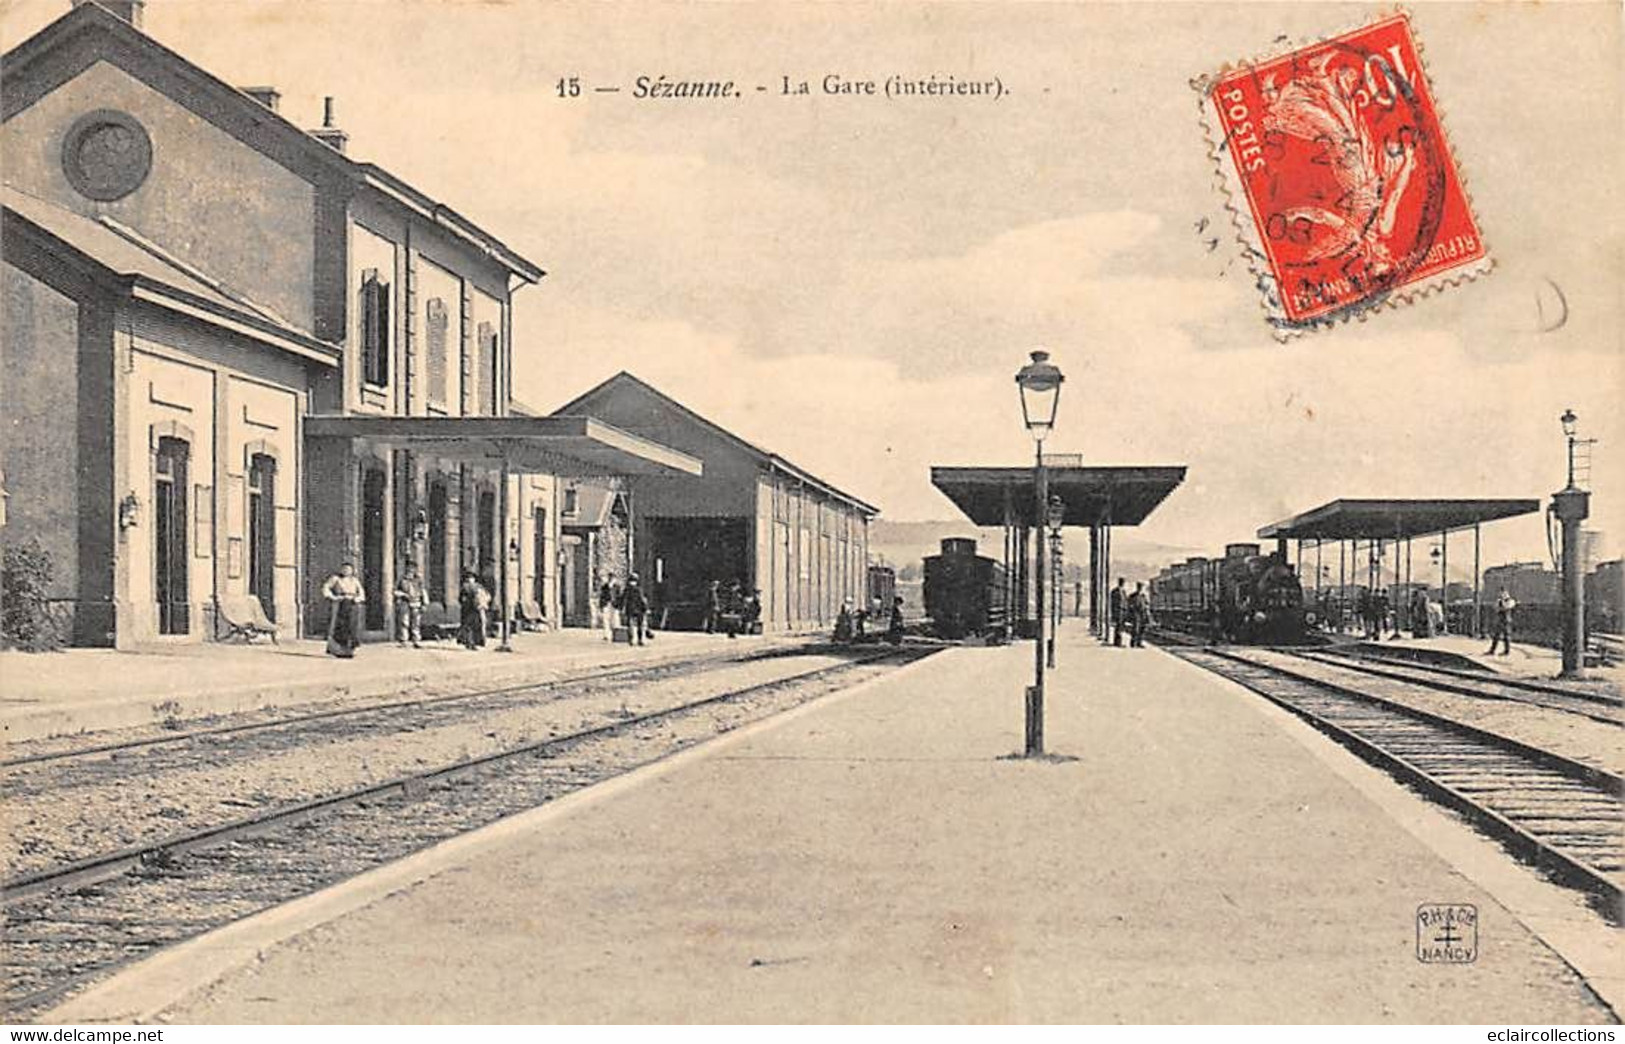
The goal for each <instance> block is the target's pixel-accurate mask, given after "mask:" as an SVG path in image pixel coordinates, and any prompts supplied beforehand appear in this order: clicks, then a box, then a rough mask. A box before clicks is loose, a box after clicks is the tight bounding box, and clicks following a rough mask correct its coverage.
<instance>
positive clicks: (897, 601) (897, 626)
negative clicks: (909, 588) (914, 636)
mask: <svg viewBox="0 0 1625 1044" xmlns="http://www.w3.org/2000/svg"><path fill="white" fill-rule="evenodd" d="M886 640H887V641H888V642H890V643H892V644H893V645H902V644H903V596H902V595H894V596H893V597H892V600H891V619H890V620H888V621H887V622H886Z"/></svg>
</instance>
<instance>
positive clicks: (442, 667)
mask: <svg viewBox="0 0 1625 1044" xmlns="http://www.w3.org/2000/svg"><path fill="white" fill-rule="evenodd" d="M801 640H803V639H799V638H795V637H779V636H769V637H766V638H764V637H762V636H760V635H757V636H751V637H744V638H739V639H736V640H735V641H734V642H733V643H732V645H733V646H734V648H733V649H731V650H730V649H728V648H727V643H728V639H727V638H726V637H724V636H722V635H707V634H691V633H687V632H672V631H664V632H661V633H660V634H659V635H657V637H656V638H655V639H654V640H652V641H651V642H650V643H649V644H647V645H644V646H631V645H625V644H616V645H611V644H610V643H609V642H608V641H606V640H605V639H604V634H603V632H602V631H598V630H588V629H586V628H565V629H564V630H561V631H550V632H527V633H521V634H516V635H514V636H513V641H512V645H513V649H514V651H513V652H511V653H502V652H497V651H495V649H496V640H495V639H492V640H491V641H490V642H489V643H488V644H487V645H486V646H485V648H484V649H475V650H470V649H464V648H463V647H462V646H460V645H458V644H457V643H456V642H450V641H436V642H425V643H423V647H422V648H421V649H413V648H410V647H406V648H402V647H400V646H397V645H395V644H394V643H393V642H376V643H372V644H368V645H363V646H362V647H361V648H360V649H359V650H358V651H357V653H356V656H355V658H354V659H352V660H338V659H334V658H333V657H331V656H328V655H326V653H325V652H324V649H325V648H326V645H325V643H324V642H321V641H314V640H304V641H301V640H288V639H285V640H283V642H282V643H281V644H280V645H272V644H270V643H269V642H260V643H256V644H254V645H239V644H227V643H220V642H204V643H192V644H186V645H181V644H167V645H154V646H149V647H146V648H142V649H138V650H131V651H114V650H111V649H69V650H64V651H62V652H55V653H39V654H29V653H22V652H16V651H7V652H0V733H3V735H4V737H5V739H6V740H7V741H8V742H17V741H21V740H26V739H38V738H41V737H45V736H58V735H71V734H74V733H80V732H94V731H98V730H102V729H116V728H127V727H131V726H139V725H152V724H155V723H157V722H161V721H164V720H166V719H170V718H173V719H177V720H181V719H186V718H194V717H200V716H204V715H209V714H229V713H236V712H240V711H248V710H256V709H260V708H265V707H275V706H285V705H291V704H298V703H320V702H324V701H328V700H340V699H346V698H363V697H369V696H385V695H394V694H400V693H405V692H423V693H433V692H439V691H448V692H449V691H456V690H458V689H459V688H468V687H472V686H481V685H500V684H504V683H506V682H509V681H513V682H518V681H535V680H543V679H545V678H548V677H551V676H555V675H560V674H568V673H574V672H578V671H585V670H591V669H594V668H597V667H605V666H612V665H618V664H627V663H634V662H645V661H647V662H655V661H663V660H670V659H681V658H686V657H692V656H695V655H700V654H704V653H706V652H710V651H718V652H726V651H738V650H740V649H744V648H746V647H747V646H749V647H753V648H760V647H763V646H765V645H776V644H784V643H789V642H796V641H801Z"/></svg>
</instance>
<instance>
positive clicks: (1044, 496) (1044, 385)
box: [1016, 350, 1066, 758]
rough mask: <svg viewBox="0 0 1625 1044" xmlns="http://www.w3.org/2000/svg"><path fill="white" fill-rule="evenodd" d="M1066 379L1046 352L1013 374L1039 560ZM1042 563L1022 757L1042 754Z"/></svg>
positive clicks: (1036, 584) (1037, 571) (1037, 577)
mask: <svg viewBox="0 0 1625 1044" xmlns="http://www.w3.org/2000/svg"><path fill="white" fill-rule="evenodd" d="M1065 379H1066V378H1065V377H1063V376H1062V375H1061V371H1060V368H1059V367H1057V366H1056V365H1055V364H1054V363H1052V362H1050V361H1049V353H1048V352H1046V351H1041V350H1040V351H1035V352H1033V353H1032V361H1031V362H1029V363H1028V364H1027V365H1025V366H1023V367H1022V368H1021V371H1020V372H1019V373H1017V374H1016V386H1017V387H1018V388H1019V389H1020V391H1021V419H1022V422H1023V423H1024V424H1026V426H1027V431H1028V432H1029V433H1030V434H1031V435H1032V437H1033V447H1034V457H1033V487H1034V489H1033V493H1034V495H1033V531H1034V535H1035V536H1037V537H1038V539H1037V540H1035V541H1034V544H1035V548H1034V550H1035V551H1036V552H1037V554H1036V556H1035V557H1037V558H1039V559H1040V560H1041V559H1042V558H1043V547H1044V539H1043V526H1044V521H1045V517H1046V511H1047V508H1048V505H1049V472H1048V471H1046V470H1045V468H1044V439H1045V438H1046V437H1048V435H1049V433H1050V432H1051V431H1053V430H1054V428H1055V410H1056V407H1057V406H1058V405H1059V404H1060V401H1061V382H1062V381H1064V380H1065ZM1045 571H1046V570H1045V569H1044V568H1043V565H1042V562H1040V564H1039V567H1038V568H1037V569H1034V570H1033V627H1034V633H1033V684H1032V686H1031V687H1029V688H1028V689H1027V728H1026V740H1027V742H1026V750H1025V753H1026V756H1027V757H1029V758H1031V757H1038V756H1040V755H1042V754H1043V753H1044V654H1045V647H1044V573H1045Z"/></svg>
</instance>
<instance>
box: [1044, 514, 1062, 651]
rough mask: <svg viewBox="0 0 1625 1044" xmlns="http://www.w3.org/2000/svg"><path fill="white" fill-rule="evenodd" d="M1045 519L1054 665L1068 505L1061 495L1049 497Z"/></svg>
mask: <svg viewBox="0 0 1625 1044" xmlns="http://www.w3.org/2000/svg"><path fill="white" fill-rule="evenodd" d="M1045 521H1047V522H1048V523H1049V555H1050V589H1051V591H1052V592H1053V595H1054V596H1053V597H1052V598H1051V599H1050V602H1051V604H1052V606H1053V609H1052V611H1051V612H1050V629H1049V665H1050V666H1051V667H1054V666H1055V633H1056V632H1057V631H1059V630H1060V629H1061V526H1062V524H1063V523H1065V522H1066V505H1065V504H1064V503H1062V501H1061V498H1060V497H1058V496H1052V497H1050V498H1049V508H1048V510H1047V511H1046V512H1045Z"/></svg>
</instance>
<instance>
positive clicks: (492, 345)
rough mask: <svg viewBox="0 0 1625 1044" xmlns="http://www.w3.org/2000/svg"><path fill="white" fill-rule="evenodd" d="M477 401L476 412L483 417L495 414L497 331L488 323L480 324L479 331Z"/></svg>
mask: <svg viewBox="0 0 1625 1044" xmlns="http://www.w3.org/2000/svg"><path fill="white" fill-rule="evenodd" d="M478 341H479V346H480V353H479V354H480V357H479V379H478V384H479V399H478V403H479V404H478V407H477V408H478V410H479V412H480V413H481V414H483V415H491V414H494V413H496V411H497V410H496V403H497V394H496V393H497V331H496V327H494V326H492V325H491V324H490V323H481V324H480V329H479V337H478Z"/></svg>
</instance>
